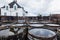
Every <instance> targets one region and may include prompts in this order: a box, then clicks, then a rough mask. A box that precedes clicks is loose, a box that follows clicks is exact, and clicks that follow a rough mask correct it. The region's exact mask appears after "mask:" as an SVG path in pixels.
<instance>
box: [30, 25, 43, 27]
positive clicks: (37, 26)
mask: <svg viewBox="0 0 60 40" xmlns="http://www.w3.org/2000/svg"><path fill="white" fill-rule="evenodd" d="M30 26H35V27H39V26H40V27H41V26H44V24H30Z"/></svg>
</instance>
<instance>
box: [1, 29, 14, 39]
mask: <svg viewBox="0 0 60 40" xmlns="http://www.w3.org/2000/svg"><path fill="white" fill-rule="evenodd" d="M12 35H14V33H13V32H10V31H9V29H6V30H1V31H0V40H7V38H8V36H12Z"/></svg>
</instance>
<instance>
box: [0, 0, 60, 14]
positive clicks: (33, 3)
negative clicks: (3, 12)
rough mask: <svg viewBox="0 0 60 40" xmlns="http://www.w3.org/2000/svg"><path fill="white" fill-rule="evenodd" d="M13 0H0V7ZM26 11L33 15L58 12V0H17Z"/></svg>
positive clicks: (59, 3)
mask: <svg viewBox="0 0 60 40" xmlns="http://www.w3.org/2000/svg"><path fill="white" fill-rule="evenodd" d="M12 1H13V0H0V7H2V6H3V5H6V4H9V3H11V2H12ZM17 2H18V4H19V5H21V6H23V7H24V8H25V10H26V11H28V12H29V13H31V14H34V15H39V14H42V15H49V14H56V13H57V14H60V0H17Z"/></svg>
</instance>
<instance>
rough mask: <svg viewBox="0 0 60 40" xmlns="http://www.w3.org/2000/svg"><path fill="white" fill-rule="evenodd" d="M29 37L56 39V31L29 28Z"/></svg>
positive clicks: (34, 38) (33, 39) (45, 39)
mask: <svg viewBox="0 0 60 40" xmlns="http://www.w3.org/2000/svg"><path fill="white" fill-rule="evenodd" d="M28 37H29V39H31V40H36V39H38V40H57V38H56V33H55V32H53V31H51V30H48V29H42V28H34V29H31V30H29V35H28Z"/></svg>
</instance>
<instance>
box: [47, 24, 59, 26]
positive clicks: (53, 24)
mask: <svg viewBox="0 0 60 40" xmlns="http://www.w3.org/2000/svg"><path fill="white" fill-rule="evenodd" d="M46 25H48V26H60V25H58V24H46Z"/></svg>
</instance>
